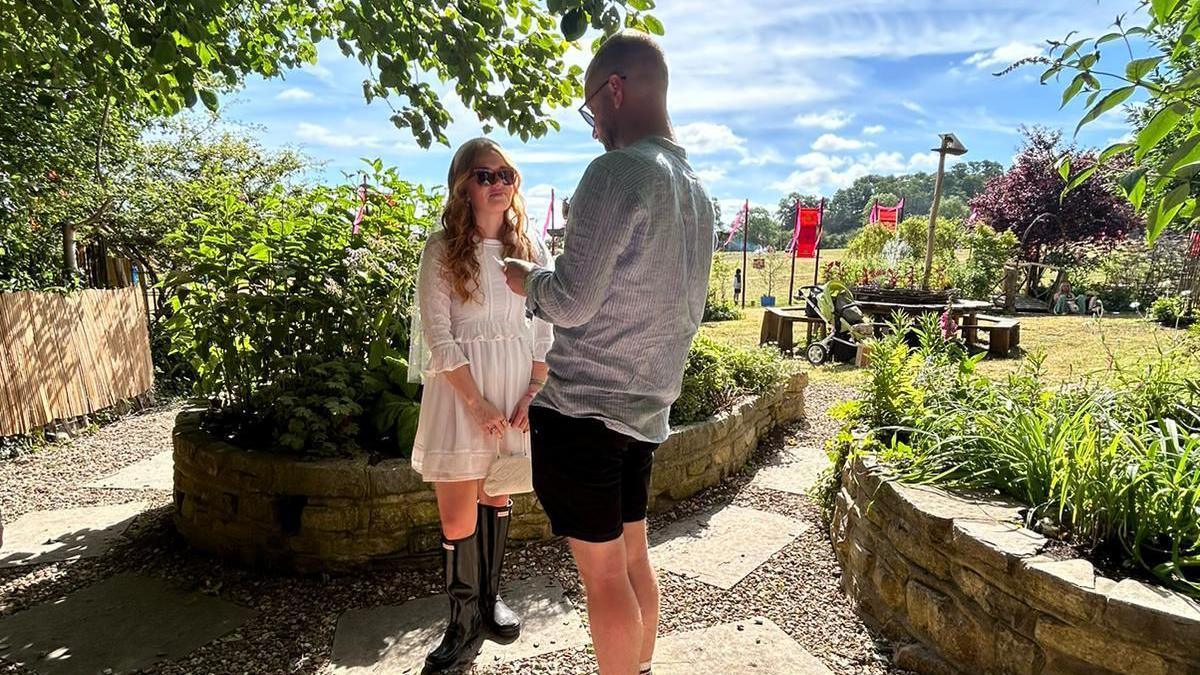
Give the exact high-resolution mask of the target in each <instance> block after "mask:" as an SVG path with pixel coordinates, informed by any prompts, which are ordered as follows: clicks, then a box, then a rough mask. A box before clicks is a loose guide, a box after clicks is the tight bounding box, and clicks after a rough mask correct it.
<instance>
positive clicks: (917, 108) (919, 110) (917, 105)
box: [900, 101, 925, 115]
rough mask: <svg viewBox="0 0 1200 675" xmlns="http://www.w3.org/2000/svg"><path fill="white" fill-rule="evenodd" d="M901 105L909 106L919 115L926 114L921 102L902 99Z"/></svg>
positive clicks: (908, 107)
mask: <svg viewBox="0 0 1200 675" xmlns="http://www.w3.org/2000/svg"><path fill="white" fill-rule="evenodd" d="M900 105H902V106H904V107H905V108H907V109H909V110H911V111H913V112H915V113H917V114H919V115H924V114H925V108H923V107H921V104H920V103H917V102H915V101H901V102H900Z"/></svg>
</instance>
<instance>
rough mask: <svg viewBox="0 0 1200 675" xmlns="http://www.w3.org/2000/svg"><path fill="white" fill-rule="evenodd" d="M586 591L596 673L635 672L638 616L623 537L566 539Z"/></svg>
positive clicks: (639, 637) (631, 674) (628, 674)
mask: <svg viewBox="0 0 1200 675" xmlns="http://www.w3.org/2000/svg"><path fill="white" fill-rule="evenodd" d="M568 541H569V542H570V543H571V553H572V555H574V556H575V565H576V566H577V567H579V576H580V577H582V578H583V586H584V589H586V591H587V611H588V622H589V623H590V624H591V632H592V645H593V646H594V647H595V649H596V662H597V663H598V664H599V666H600V675H636V673H637V672H638V663H639V661H638V658H639V656H640V655H641V642H642V619H641V611H640V610H639V609H638V596H637V595H635V594H634V590H633V586H632V584H631V583H630V581H629V572H628V568H627V561H626V555H625V540H624V539H623V538H617V539H614V540H613V541H606V542H603V543H598V544H597V543H592V542H587V541H580V540H578V539H568Z"/></svg>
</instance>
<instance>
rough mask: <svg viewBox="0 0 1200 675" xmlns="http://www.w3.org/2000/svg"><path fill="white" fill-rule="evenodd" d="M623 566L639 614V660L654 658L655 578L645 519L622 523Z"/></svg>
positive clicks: (656, 609)
mask: <svg viewBox="0 0 1200 675" xmlns="http://www.w3.org/2000/svg"><path fill="white" fill-rule="evenodd" d="M622 538H623V539H624V540H625V567H626V571H627V572H628V574H629V583H630V585H631V586H633V592H634V594H635V595H636V596H637V603H638V609H639V610H641V615H642V651H641V654H639V658H638V662H639V663H650V662H651V660H653V658H654V641H655V639H656V638H657V637H658V577H657V576H656V575H655V574H654V568H653V567H652V566H651V565H650V554H649V551H648V548H649V543H648V542H647V541H646V521H645V520H639V521H637V522H636V523H625V534H624V535H623V536H622Z"/></svg>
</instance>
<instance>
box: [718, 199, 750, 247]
mask: <svg viewBox="0 0 1200 675" xmlns="http://www.w3.org/2000/svg"><path fill="white" fill-rule="evenodd" d="M749 214H750V200H749V199H747V200H746V203H745V204H744V205H743V206H742V210H741V211H738V214H737V215H736V216H734V217H733V222H732V223H730V225H729V238H728V239H726V240H725V243H724V244H723V245H722V246H721V248H725V247H726V246H728V245H729V242H731V241H733V235H735V234H737V231H738V228H740V227H741V226H742V225H743V224H744V223H745V222H746V218H747V217H749Z"/></svg>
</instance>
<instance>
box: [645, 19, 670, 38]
mask: <svg viewBox="0 0 1200 675" xmlns="http://www.w3.org/2000/svg"><path fill="white" fill-rule="evenodd" d="M645 21H646V30H648V31H650V33H652V34H654V35H663V34H664V33H665V32H666V31H664V30H663V25H662V22H661V21H659V20H658V19H656V18H654V17H652V16H647V17H645Z"/></svg>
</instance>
